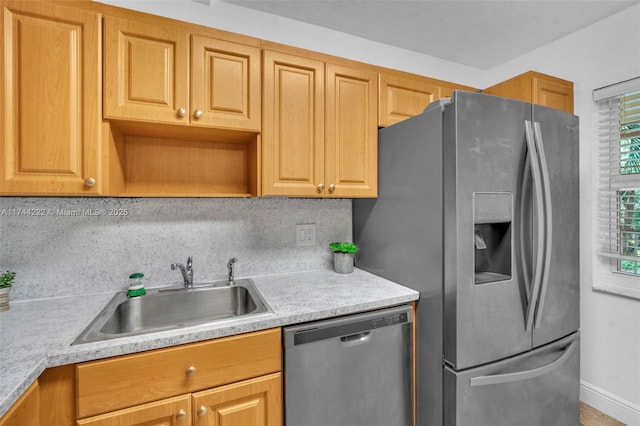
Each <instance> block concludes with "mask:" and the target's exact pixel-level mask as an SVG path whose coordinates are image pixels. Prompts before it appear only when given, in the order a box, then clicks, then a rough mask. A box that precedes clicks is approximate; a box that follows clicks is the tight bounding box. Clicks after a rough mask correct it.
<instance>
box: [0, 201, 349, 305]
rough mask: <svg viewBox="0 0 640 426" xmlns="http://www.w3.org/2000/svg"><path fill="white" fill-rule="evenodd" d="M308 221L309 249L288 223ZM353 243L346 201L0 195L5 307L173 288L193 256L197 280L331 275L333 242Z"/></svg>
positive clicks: (291, 224) (1, 262) (0, 239)
mask: <svg viewBox="0 0 640 426" xmlns="http://www.w3.org/2000/svg"><path fill="white" fill-rule="evenodd" d="M301 223H315V224H316V227H317V242H316V245H314V246H310V247H298V246H296V233H295V225H296V224H301ZM351 238H352V224H351V200H342V199H335V200H326V199H325V200H315V199H285V198H246V199H237V198H228V199H227V198H85V197H82V198H49V197H28V198H22V197H2V198H0V269H1V270H2V271H4V270H6V269H9V270H12V271H15V272H16V273H17V276H16V281H15V283H14V286H13V288H12V290H11V298H12V300H24V299H39V298H47V297H57V296H69V295H77V294H83V293H99V292H111V291H118V290H124V289H126V287H127V278H128V277H129V274H131V273H133V272H143V273H144V275H145V283H146V285H147V287H155V286H165V285H172V284H179V283H181V282H182V276H181V275H180V273H179V271H172V270H171V269H170V265H171V263H175V262H180V263H186V260H187V256H189V255H191V256H193V269H194V280H195V282H202V281H213V280H221V279H225V278H226V274H227V268H226V263H227V261H228V260H229V259H230V258H231V257H234V256H235V257H237V258H238V263H237V264H236V276H237V277H240V278H241V277H246V276H253V275H270V274H276V273H284V272H296V271H306V270H313V269H322V268H330V267H331V264H332V257H331V252H330V251H329V249H328V244H329V243H330V242H332V241H339V240H340V241H347V240H348V241H350V240H351Z"/></svg>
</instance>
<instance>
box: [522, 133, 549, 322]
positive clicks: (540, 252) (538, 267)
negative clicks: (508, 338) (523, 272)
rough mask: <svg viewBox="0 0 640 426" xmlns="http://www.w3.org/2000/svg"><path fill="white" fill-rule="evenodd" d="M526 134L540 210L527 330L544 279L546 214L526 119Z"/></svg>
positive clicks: (535, 155)
mask: <svg viewBox="0 0 640 426" xmlns="http://www.w3.org/2000/svg"><path fill="white" fill-rule="evenodd" d="M524 124H525V136H526V139H527V150H528V152H529V154H528V157H529V158H530V160H531V176H532V177H533V188H534V190H535V196H534V201H535V206H536V209H537V211H538V214H536V262H535V266H534V269H533V277H532V278H531V282H532V288H531V297H530V299H529V304H528V305H527V315H526V319H527V321H526V323H525V330H529V329H531V327H533V318H534V314H535V308H536V305H537V303H538V295H539V293H540V286H541V281H542V266H543V256H544V244H543V243H544V232H545V225H544V221H545V215H544V214H543V213H542V209H543V205H544V204H543V203H544V201H543V199H544V196H543V188H542V177H541V176H540V174H541V173H540V161H539V158H538V151H537V149H536V144H535V141H534V134H533V125H532V124H531V121H529V120H525V121H524Z"/></svg>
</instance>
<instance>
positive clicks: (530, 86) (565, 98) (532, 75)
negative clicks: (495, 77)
mask: <svg viewBox="0 0 640 426" xmlns="http://www.w3.org/2000/svg"><path fill="white" fill-rule="evenodd" d="M483 92H484V93H487V94H490V95H497V96H504V97H506V98H513V99H519V100H521V101H526V102H533V103H534V104H539V105H544V106H548V107H550V108H555V109H559V110H561V111H566V112H569V113H571V114H573V83H572V82H570V81H567V80H562V79H560V78H557V77H552V76H550V75H546V74H542V73H539V72H535V71H528V72H526V73H524V74H520V75H518V76H516V77H513V78H511V79H509V80H506V81H503V82H502V83H498V84H496V85H495V86H491V87H489V88H487V89H485V90H483Z"/></svg>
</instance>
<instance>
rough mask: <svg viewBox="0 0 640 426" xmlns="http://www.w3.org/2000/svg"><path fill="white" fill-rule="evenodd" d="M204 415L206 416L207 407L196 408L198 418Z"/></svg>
mask: <svg viewBox="0 0 640 426" xmlns="http://www.w3.org/2000/svg"><path fill="white" fill-rule="evenodd" d="M205 414H207V407H205V406H204V405H201V406H200V407H198V416H200V417H202V416H204V415H205Z"/></svg>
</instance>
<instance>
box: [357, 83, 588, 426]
mask: <svg viewBox="0 0 640 426" xmlns="http://www.w3.org/2000/svg"><path fill="white" fill-rule="evenodd" d="M378 185H379V188H378V198H377V199H359V200H353V229H354V241H355V242H356V243H357V244H358V246H359V252H358V255H357V257H356V266H358V267H359V268H362V269H364V270H367V271H370V272H372V273H374V274H376V275H380V276H382V277H385V278H387V279H390V280H393V281H395V282H398V283H400V284H403V285H406V286H408V287H411V288H413V289H416V290H418V291H420V300H419V302H418V306H417V315H416V323H415V324H416V330H417V357H416V360H417V418H418V425H460V426H485V425H486V426H509V425H518V426H525V425H531V426H542V425H554V426H561V425H570V426H576V425H578V424H579V402H578V394H579V270H578V252H579V238H578V237H579V236H578V209H579V206H578V189H579V188H578V118H577V117H576V116H574V115H571V114H567V113H564V112H561V111H557V110H554V109H551V108H546V107H542V106H539V105H533V104H530V103H525V102H520V101H516V100H510V99H506V98H501V97H497V96H490V95H485V94H481V93H472V92H463V91H455V92H454V93H453V96H452V98H451V99H449V100H441V101H438V102H435V103H433V104H431V105H430V106H429V107H428V108H427V109H426V110H425V112H423V113H422V114H420V115H418V116H416V117H412V118H410V119H408V120H405V121H403V122H401V123H398V124H396V125H393V126H391V127H388V128H386V129H381V130H380V131H379V182H378Z"/></svg>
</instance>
